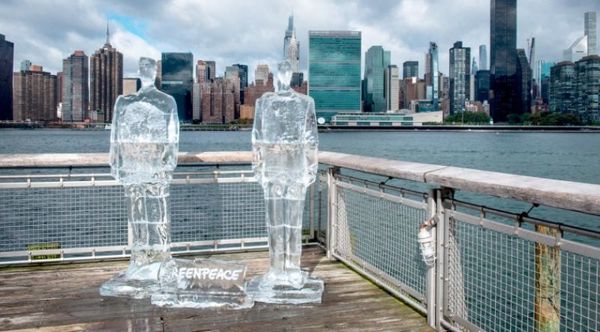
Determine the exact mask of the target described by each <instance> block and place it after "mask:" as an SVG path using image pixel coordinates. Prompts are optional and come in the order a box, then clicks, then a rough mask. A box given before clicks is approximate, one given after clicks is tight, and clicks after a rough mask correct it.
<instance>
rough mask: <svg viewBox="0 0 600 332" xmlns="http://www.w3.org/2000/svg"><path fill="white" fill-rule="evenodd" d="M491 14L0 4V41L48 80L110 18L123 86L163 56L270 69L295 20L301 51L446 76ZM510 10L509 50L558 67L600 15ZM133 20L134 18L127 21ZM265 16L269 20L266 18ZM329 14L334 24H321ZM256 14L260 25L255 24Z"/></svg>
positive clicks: (562, 4) (527, 5) (485, 5)
mask: <svg viewBox="0 0 600 332" xmlns="http://www.w3.org/2000/svg"><path fill="white" fill-rule="evenodd" d="M267 7H268V10H267V11H264V10H265V9H266V8H267ZM542 8H543V10H541V9H542ZM261 10H262V11H261ZM489 10H490V3H489V2H488V1H476V0H471V1H464V4H462V5H460V6H456V5H455V4H452V3H451V2H449V1H448V2H439V1H425V0H408V1H400V2H397V1H381V2H377V3H367V2H366V1H358V0H357V1H350V2H343V3H342V2H338V1H325V2H318V3H316V2H309V1H294V2H291V1H289V2H286V1H283V2H268V1H257V2H252V3H244V4H239V3H231V4H230V3H228V1H225V2H223V1H221V2H219V3H210V2H208V3H200V2H195V1H177V2H173V3H168V4H162V3H149V4H144V5H142V3H141V2H138V1H132V2H127V3H125V4H121V3H119V2H116V1H105V2H95V1H90V2H75V3H73V2H66V1H65V2H61V1H57V2H56V3H52V4H46V3H43V2H41V3H37V2H34V3H31V1H22V2H10V1H9V2H3V3H1V4H0V33H3V34H5V35H6V36H7V37H6V38H7V40H11V41H13V42H15V55H14V59H15V60H14V66H13V67H14V70H15V71H17V70H18V66H19V63H20V62H21V61H22V60H25V59H28V60H31V62H32V63H35V64H39V65H42V66H44V68H45V69H46V70H47V71H50V72H53V73H55V72H57V71H60V69H61V64H62V59H64V58H66V57H67V56H68V55H69V54H71V53H72V52H73V51H74V50H77V49H82V50H84V51H85V53H86V54H93V51H94V50H96V49H97V48H98V47H99V46H100V45H102V44H103V42H104V38H105V35H104V30H105V27H106V18H107V17H108V19H109V20H110V25H111V43H112V44H113V46H114V47H115V48H117V49H119V50H120V51H122V52H123V56H124V76H125V77H127V76H133V75H134V74H135V71H136V69H137V65H136V63H137V59H138V58H139V56H142V55H146V56H151V57H154V58H156V59H160V53H161V52H170V51H174V52H192V53H193V54H194V58H201V59H211V60H215V61H216V62H217V73H219V74H220V73H223V72H224V71H225V67H226V66H228V65H231V64H233V63H244V64H247V65H248V66H249V68H255V67H256V65H257V64H259V63H267V64H269V65H270V66H271V67H272V68H273V67H274V64H275V63H276V62H277V61H278V60H280V59H281V31H282V30H284V29H285V28H286V26H287V18H288V16H289V15H290V14H291V13H292V11H293V13H294V20H295V22H294V23H295V24H294V26H295V29H296V35H297V38H298V40H299V42H300V45H308V30H358V31H361V32H362V36H363V37H362V49H363V50H367V49H368V48H369V47H370V46H372V45H382V46H383V47H384V48H386V49H389V50H390V51H391V53H392V59H391V63H392V64H397V65H401V64H402V63H403V62H404V61H409V60H417V61H419V65H420V68H419V71H420V72H424V63H423V62H424V61H423V58H424V54H425V53H426V52H427V47H428V43H429V41H436V42H437V44H438V45H439V46H440V55H439V56H440V59H439V62H440V70H441V71H442V72H444V73H448V66H449V55H448V50H449V48H451V47H452V44H453V43H454V42H455V41H457V40H461V41H462V42H463V44H464V45H465V46H467V47H471V48H473V49H476V48H477V47H478V46H479V45H481V44H485V45H488V47H489ZM517 10H518V12H519V13H520V14H519V15H518V20H517V25H518V29H517V31H518V33H517V47H519V48H525V47H526V38H528V37H531V36H533V37H535V38H536V42H537V49H536V53H537V58H538V59H545V60H547V61H556V62H558V61H559V60H560V59H561V55H562V52H563V49H565V48H567V47H568V46H569V44H570V43H571V42H572V40H575V39H576V38H577V37H578V36H579V35H581V32H582V31H583V22H582V19H581V18H582V15H583V13H584V12H586V11H594V10H595V11H600V4H598V3H597V2H596V1H591V0H590V1H588V0H585V1H578V2H577V3H571V2H569V1H558V0H555V1H550V2H548V1H541V0H536V1H528V2H525V1H519V2H518V4H517ZM132 12H136V13H138V15H137V16H134V15H127V13H132ZM265 12H266V13H269V15H267V16H264V13H265ZM332 12H335V13H336V15H329V14H328V13H332ZM2 13H4V14H2ZM48 13H51V15H48ZM259 13H260V14H261V19H260V20H256V17H257V15H258V14H259ZM457 17H460V18H462V19H460V20H457V19H456V18H457ZM229 23H231V24H229ZM234 23H235V24H234ZM178 30H180V31H181V33H178V32H177V31H178ZM113 31H114V32H113ZM174 31H175V33H174ZM556 31H560V32H561V33H556ZM184 32H185V33H184ZM307 52H308V50H307V48H306V47H301V48H300V70H301V71H303V72H305V73H306V71H307V66H306V65H307ZM472 56H477V54H472ZM363 66H364V64H363ZM361 71H362V70H361ZM250 74H253V71H252V70H250ZM253 78H254V77H250V80H253Z"/></svg>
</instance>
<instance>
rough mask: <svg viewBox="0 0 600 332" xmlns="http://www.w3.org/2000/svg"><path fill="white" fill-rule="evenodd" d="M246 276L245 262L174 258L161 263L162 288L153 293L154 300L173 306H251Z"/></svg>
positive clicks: (243, 307)
mask: <svg viewBox="0 0 600 332" xmlns="http://www.w3.org/2000/svg"><path fill="white" fill-rule="evenodd" d="M217 271H218V272H217ZM234 271H237V275H236V277H233V275H234V274H233V273H232V272H234ZM228 273H229V274H228ZM228 276H229V278H228ZM245 276H246V264H244V263H240V262H235V261H220V260H215V259H212V258H211V259H202V258H197V259H194V260H189V259H171V260H169V261H168V262H166V263H164V264H162V266H161V269H160V272H159V279H160V291H158V292H155V293H153V294H152V304H154V305H158V306H161V307H171V308H228V309H248V308H252V306H254V301H253V300H252V298H251V297H249V296H248V295H247V294H246V282H245V280H244V279H245ZM232 277H233V278H232Z"/></svg>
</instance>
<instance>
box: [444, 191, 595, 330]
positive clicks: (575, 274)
mask: <svg viewBox="0 0 600 332" xmlns="http://www.w3.org/2000/svg"><path fill="white" fill-rule="evenodd" d="M452 203H453V204H452V208H450V209H447V210H446V211H445V213H444V215H445V216H446V217H445V221H444V222H443V223H441V224H439V225H438V227H444V234H445V236H444V239H443V244H442V246H443V247H444V248H445V250H444V261H443V264H444V265H445V272H444V275H445V276H446V277H445V278H444V279H443V280H444V281H445V282H444V298H445V299H446V300H445V303H444V316H445V317H444V318H445V319H446V320H448V321H449V322H451V324H452V325H453V326H455V327H458V328H460V329H464V330H472V331H479V330H486V331H558V330H560V331H599V330H600V282H599V280H600V277H599V276H598V272H599V267H600V248H599V247H598V244H600V235H599V234H597V233H595V232H590V231H579V230H578V229H576V228H571V227H565V226H563V225H560V224H554V223H551V222H548V221H543V220H539V219H534V218H529V217H525V216H523V215H513V216H511V215H510V214H509V213H506V212H500V211H490V210H486V209H485V208H483V207H481V206H475V205H471V204H468V203H465V202H455V201H453V202H452ZM457 206H458V207H459V208H457ZM460 208H462V210H461V209H460ZM511 217H512V218H511ZM569 238H571V239H569ZM573 238H577V240H573Z"/></svg>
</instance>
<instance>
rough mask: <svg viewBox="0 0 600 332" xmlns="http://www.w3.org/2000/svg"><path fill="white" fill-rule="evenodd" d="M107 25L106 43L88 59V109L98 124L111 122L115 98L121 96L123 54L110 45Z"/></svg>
mask: <svg viewBox="0 0 600 332" xmlns="http://www.w3.org/2000/svg"><path fill="white" fill-rule="evenodd" d="M109 39H110V34H109V31H108V25H107V26H106V43H105V44H104V46H103V47H102V48H101V49H99V50H97V51H96V52H95V53H94V54H93V55H92V56H91V58H90V83H91V84H90V90H91V91H90V107H91V110H92V111H96V112H97V120H98V121H99V122H111V121H112V112H113V108H114V106H115V101H116V100H117V97H118V96H120V95H121V94H123V54H121V53H120V52H118V51H117V49H116V48H113V47H112V45H111V44H110V40H109Z"/></svg>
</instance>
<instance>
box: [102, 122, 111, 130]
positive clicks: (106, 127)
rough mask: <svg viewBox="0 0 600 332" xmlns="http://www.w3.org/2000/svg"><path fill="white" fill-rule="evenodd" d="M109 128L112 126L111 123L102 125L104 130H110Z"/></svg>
mask: <svg viewBox="0 0 600 332" xmlns="http://www.w3.org/2000/svg"><path fill="white" fill-rule="evenodd" d="M111 128H112V124H110V123H109V124H107V125H105V126H104V129H105V130H110V129H111Z"/></svg>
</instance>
